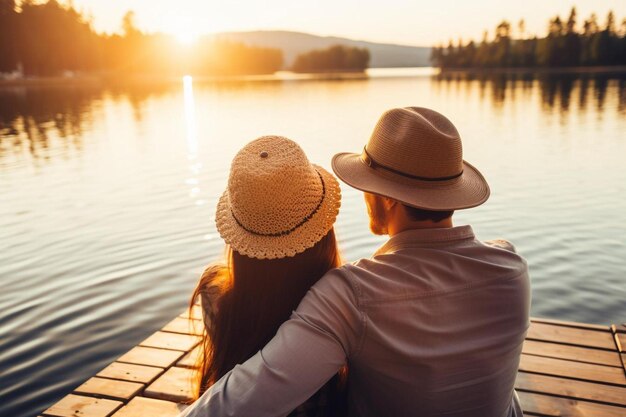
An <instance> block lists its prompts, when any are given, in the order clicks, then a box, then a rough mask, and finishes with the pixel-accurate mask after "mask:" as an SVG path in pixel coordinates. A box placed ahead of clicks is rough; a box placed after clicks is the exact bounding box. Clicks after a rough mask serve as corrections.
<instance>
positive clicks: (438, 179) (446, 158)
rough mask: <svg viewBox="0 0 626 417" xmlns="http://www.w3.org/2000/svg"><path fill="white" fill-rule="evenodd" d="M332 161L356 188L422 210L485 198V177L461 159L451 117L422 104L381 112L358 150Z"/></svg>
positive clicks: (462, 206) (470, 204) (449, 207)
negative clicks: (371, 131) (359, 150)
mask: <svg viewBox="0 0 626 417" xmlns="http://www.w3.org/2000/svg"><path fill="white" fill-rule="evenodd" d="M332 166H333V171H335V174H337V176H338V177H339V178H340V179H341V180H342V181H344V182H345V183H347V184H348V185H350V186H352V187H354V188H356V189H359V190H361V191H365V192H369V193H373V194H378V195H382V196H386V197H389V198H392V199H394V200H398V201H400V202H402V203H404V204H407V205H409V206H412V207H417V208H421V209H425V210H433V211H447V210H459V209H465V208H470V207H475V206H478V205H480V204H482V203H484V202H485V201H487V199H488V198H489V185H488V184H487V181H485V178H484V177H483V176H482V175H481V173H480V172H479V171H478V170H477V169H476V168H474V167H473V166H472V165H470V164H469V163H467V162H465V161H464V160H463V148H462V145H461V138H460V136H459V132H458V131H457V130H456V128H455V127H454V125H453V124H452V122H450V120H448V119H447V118H446V117H445V116H443V115H442V114H439V113H437V112H436V111H434V110H430V109H426V108H423V107H405V108H396V109H391V110H389V111H387V112H385V113H384V114H383V115H382V117H381V118H380V120H379V121H378V124H377V125H376V127H375V128H374V131H373V133H372V136H371V137H370V140H369V141H368V143H367V145H366V146H365V147H364V148H363V152H362V153H360V154H356V153H340V154H337V155H335V156H334V157H333V161H332Z"/></svg>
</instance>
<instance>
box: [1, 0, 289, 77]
mask: <svg viewBox="0 0 626 417" xmlns="http://www.w3.org/2000/svg"><path fill="white" fill-rule="evenodd" d="M122 29H123V34H122V35H117V34H114V35H106V34H98V33H96V32H95V30H94V29H93V27H92V22H91V21H90V20H89V19H88V18H87V17H85V16H84V15H83V14H82V13H80V12H79V11H77V10H76V9H75V8H74V7H73V6H71V5H69V6H67V5H62V4H60V3H59V2H58V1H56V0H49V1H47V2H45V3H35V2H34V1H33V0H25V1H22V2H20V4H19V7H18V6H17V3H16V1H15V0H0V72H13V71H18V72H22V73H23V74H25V75H29V76H54V75H62V74H64V73H67V72H73V73H77V72H78V73H95V72H102V73H124V74H129V73H130V74H133V73H135V74H159V75H170V74H171V75H180V74H181V73H185V74H206V75H237V74H262V73H273V72H275V71H277V70H279V69H280V68H281V67H282V66H283V54H282V51H280V50H278V49H272V48H258V47H253V46H247V45H244V44H241V43H236V42H229V41H224V40H216V39H214V38H211V37H205V38H202V39H199V40H198V41H197V42H196V44H195V45H192V46H189V47H182V45H180V43H178V42H177V41H176V40H175V39H174V38H173V37H172V36H169V35H164V34H146V33H143V32H141V31H140V30H138V29H137V28H136V26H135V23H134V14H133V13H132V12H128V13H127V14H126V15H125V16H124V19H123V22H122Z"/></svg>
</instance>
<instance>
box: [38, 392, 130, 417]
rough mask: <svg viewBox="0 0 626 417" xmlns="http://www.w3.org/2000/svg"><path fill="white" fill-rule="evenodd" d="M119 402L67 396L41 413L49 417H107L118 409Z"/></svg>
mask: <svg viewBox="0 0 626 417" xmlns="http://www.w3.org/2000/svg"><path fill="white" fill-rule="evenodd" d="M122 405H123V404H122V403H121V402H120V401H113V400H106V399H102V398H93V397H83V396H82V395H74V394H69V395H67V396H65V397H63V398H62V399H61V401H59V402H58V403H56V404H54V405H53V406H52V407H50V408H48V409H47V410H46V411H44V412H43V415H44V416H50V417H108V416H110V415H111V414H113V413H114V412H115V410H117V409H118V408H120V407H121V406H122Z"/></svg>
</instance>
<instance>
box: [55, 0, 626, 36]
mask: <svg viewBox="0 0 626 417" xmlns="http://www.w3.org/2000/svg"><path fill="white" fill-rule="evenodd" d="M68 1H69V0H65V1H62V2H64V3H67V2H68ZM74 5H75V6H76V7H77V9H79V10H84V11H85V13H87V14H92V15H93V24H94V27H95V28H96V30H98V31H101V32H109V33H111V32H119V31H120V30H121V27H120V23H121V20H122V17H123V16H124V14H125V13H126V12H127V11H128V10H133V11H134V12H135V14H136V20H137V25H138V26H139V28H140V29H141V30H143V31H147V32H166V33H172V34H175V35H176V36H177V37H178V38H179V39H180V40H181V42H182V43H188V42H193V41H192V40H191V39H192V38H193V36H190V35H188V34H186V33H185V34H183V33H182V32H189V33H193V34H195V35H196V36H198V35H204V34H210V33H218V32H228V31H254V30H289V31H299V32H307V33H313V34H318V35H328V36H341V37H348V38H353V39H362V40H370V41H376V42H390V43H400V44H408V45H423V46H431V45H435V44H437V43H442V42H443V43H447V42H448V40H450V39H453V40H454V41H455V42H456V41H457V40H458V39H459V38H463V39H465V40H467V39H469V38H474V39H481V38H482V34H483V31H484V30H489V31H490V36H493V31H494V28H495V26H496V25H497V24H498V23H499V22H500V21H502V20H503V19H506V20H509V21H510V22H513V23H514V25H515V27H516V28H517V23H518V22H519V20H520V19H524V21H525V31H526V32H527V33H529V34H538V35H545V33H546V30H547V25H546V22H547V20H548V19H549V18H552V17H554V16H555V15H557V14H559V15H560V16H561V17H564V16H567V14H568V13H569V11H570V9H571V8H572V6H576V8H577V11H578V15H579V17H580V18H579V24H582V19H583V18H587V17H588V16H589V15H590V14H591V13H592V12H595V13H597V15H598V21H599V22H600V23H601V24H604V22H605V20H606V15H607V13H608V11H609V10H613V11H614V12H615V13H616V15H617V16H620V17H621V16H624V15H626V2H624V1H623V0H604V1H602V2H597V1H591V0H573V1H572V0H553V1H549V2H547V1H545V0H527V1H525V2H524V3H520V2H503V1H500V0H479V1H476V2H459V1H456V0H440V1H438V2H437V3H433V2H429V1H426V0H389V1H386V2H383V1H380V0H359V1H357V0H345V1H341V2H336V1H332V0H312V1H308V2H294V1H291V0H273V1H271V2H267V1H261V0H232V1H229V2H208V1H203V0H183V1H181V2H174V3H172V2H161V1H154V0H129V1H126V2H111V1H108V0H74ZM357 16H358V18H355V17H357ZM619 23H620V22H618V24H619Z"/></svg>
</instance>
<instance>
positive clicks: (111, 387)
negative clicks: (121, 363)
mask: <svg viewBox="0 0 626 417" xmlns="http://www.w3.org/2000/svg"><path fill="white" fill-rule="evenodd" d="M143 387H144V385H143V384H138V383H136V382H128V381H117V380H113V379H106V378H98V377H93V378H90V379H88V380H87V381H86V382H85V383H84V384H83V385H81V386H80V387H78V388H76V389H75V390H74V392H75V393H77V394H86V395H92V396H97V397H104V398H110V399H113V400H122V401H124V402H126V401H128V400H130V399H131V398H133V397H134V396H135V395H137V394H138V393H139V392H140V391H141V390H142V389H143Z"/></svg>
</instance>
